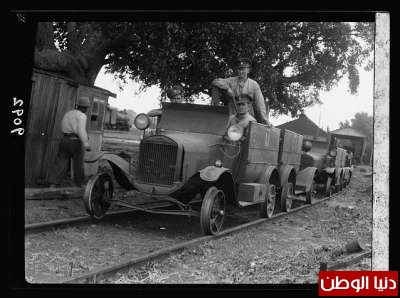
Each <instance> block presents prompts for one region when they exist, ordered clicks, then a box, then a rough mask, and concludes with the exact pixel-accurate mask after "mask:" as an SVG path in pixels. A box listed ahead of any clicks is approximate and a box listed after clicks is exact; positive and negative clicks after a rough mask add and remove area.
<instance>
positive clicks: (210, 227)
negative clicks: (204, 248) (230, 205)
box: [200, 186, 226, 235]
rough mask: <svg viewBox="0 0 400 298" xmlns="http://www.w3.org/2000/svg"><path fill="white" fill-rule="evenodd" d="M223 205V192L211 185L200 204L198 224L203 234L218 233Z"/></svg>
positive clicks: (223, 215)
mask: <svg viewBox="0 0 400 298" xmlns="http://www.w3.org/2000/svg"><path fill="white" fill-rule="evenodd" d="M225 206H226V202H225V194H224V192H223V191H222V190H221V189H218V188H217V187H215V186H211V187H210V188H209V189H208V190H207V192H206V194H205V195H204V198H203V203H202V204H201V211H200V225H201V229H202V231H203V233H204V234H206V235H216V234H218V232H219V231H220V230H221V228H222V224H223V222H224V218H225V208H226V207H225Z"/></svg>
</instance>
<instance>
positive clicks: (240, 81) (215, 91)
mask: <svg viewBox="0 0 400 298" xmlns="http://www.w3.org/2000/svg"><path fill="white" fill-rule="evenodd" d="M249 72H250V60H249V59H247V58H240V59H239V63H238V65H237V73H238V75H237V76H234V77H229V78H225V79H223V78H217V79H215V80H213V81H212V82H211V86H212V89H211V96H212V100H211V104H212V105H219V103H220V101H222V103H223V104H224V105H227V106H228V107H229V113H230V114H231V115H233V114H234V113H236V112H237V107H236V100H237V99H238V98H239V96H240V95H242V94H246V95H248V96H249V97H250V98H251V99H252V103H253V104H252V106H250V114H252V115H253V116H254V117H255V119H256V120H257V122H259V123H262V124H266V125H268V126H271V124H270V122H269V118H268V112H269V107H268V101H265V100H264V97H263V95H262V92H261V89H260V86H259V85H258V83H257V82H256V81H254V80H252V79H250V78H249V77H248V74H249Z"/></svg>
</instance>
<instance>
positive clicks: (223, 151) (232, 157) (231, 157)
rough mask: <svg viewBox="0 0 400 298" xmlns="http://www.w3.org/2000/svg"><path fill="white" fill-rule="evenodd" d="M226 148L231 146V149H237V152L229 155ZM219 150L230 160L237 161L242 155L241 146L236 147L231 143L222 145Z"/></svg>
mask: <svg viewBox="0 0 400 298" xmlns="http://www.w3.org/2000/svg"><path fill="white" fill-rule="evenodd" d="M225 146H230V147H237V148H238V149H237V152H236V153H235V154H233V155H230V154H228V153H227V152H225V150H224V149H223V148H224V147H225ZM218 147H219V150H220V151H221V152H222V153H223V154H224V156H226V157H228V158H229V159H235V158H236V157H237V156H238V155H239V154H240V145H234V144H229V143H221V144H219V146H218Z"/></svg>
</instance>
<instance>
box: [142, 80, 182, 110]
mask: <svg viewBox="0 0 400 298" xmlns="http://www.w3.org/2000/svg"><path fill="white" fill-rule="evenodd" d="M167 97H168V99H169V100H170V101H171V102H173V103H183V102H184V97H183V88H182V86H180V85H175V86H173V87H172V88H169V89H168V90H167ZM161 114H162V109H153V110H151V111H149V112H148V113H147V115H149V117H157V116H159V117H161Z"/></svg>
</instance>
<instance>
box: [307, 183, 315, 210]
mask: <svg viewBox="0 0 400 298" xmlns="http://www.w3.org/2000/svg"><path fill="white" fill-rule="evenodd" d="M314 197H315V180H314V179H313V182H312V183H311V186H310V189H309V190H308V191H307V192H306V204H312V202H313V200H314Z"/></svg>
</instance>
